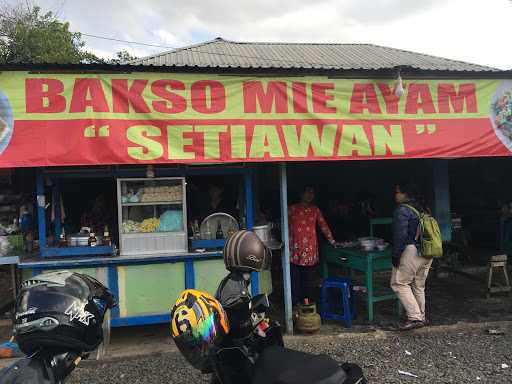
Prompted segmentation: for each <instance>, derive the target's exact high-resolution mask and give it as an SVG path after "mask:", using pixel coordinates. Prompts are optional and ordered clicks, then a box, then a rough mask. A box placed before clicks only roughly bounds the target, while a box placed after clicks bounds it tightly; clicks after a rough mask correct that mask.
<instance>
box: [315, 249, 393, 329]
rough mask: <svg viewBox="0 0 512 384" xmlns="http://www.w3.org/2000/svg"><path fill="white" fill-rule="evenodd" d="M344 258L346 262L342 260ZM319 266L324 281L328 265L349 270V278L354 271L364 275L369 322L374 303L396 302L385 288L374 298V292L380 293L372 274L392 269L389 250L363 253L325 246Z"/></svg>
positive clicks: (327, 274)
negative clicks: (383, 291)
mask: <svg viewBox="0 0 512 384" xmlns="http://www.w3.org/2000/svg"><path fill="white" fill-rule="evenodd" d="M345 258H346V260H343V259H345ZM321 264H322V276H323V278H324V279H325V278H327V277H328V276H329V271H328V264H331V265H336V266H339V267H342V268H347V269H349V270H350V273H351V276H353V275H354V271H360V272H363V273H364V274H365V278H366V289H367V303H368V320H369V321H373V304H374V303H377V302H379V301H386V300H397V301H398V298H397V296H396V295H395V294H394V292H393V291H391V289H390V288H386V289H385V293H384V294H379V295H377V296H375V293H376V290H379V291H380V289H378V288H377V287H374V285H373V273H374V272H377V271H389V270H391V269H392V268H393V264H392V263H391V249H390V248H388V249H386V250H384V251H378V250H375V251H370V252H365V251H362V250H361V249H359V248H334V247H332V246H330V245H326V246H324V247H323V248H322V253H321ZM397 305H398V310H399V311H400V310H401V308H400V304H399V302H397Z"/></svg>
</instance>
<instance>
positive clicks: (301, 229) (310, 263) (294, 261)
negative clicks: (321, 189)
mask: <svg viewBox="0 0 512 384" xmlns="http://www.w3.org/2000/svg"><path fill="white" fill-rule="evenodd" d="M314 198H315V191H314V189H313V188H312V187H309V186H308V187H305V188H304V189H303V190H302V194H301V200H300V202H299V203H297V204H294V205H292V206H291V207H290V208H289V210H288V226H289V232H290V261H291V272H292V296H293V304H294V305H295V304H298V303H299V302H302V301H303V300H304V299H305V298H311V297H312V293H313V287H314V280H315V270H316V266H317V265H318V262H319V255H318V239H317V235H316V227H317V225H318V226H319V227H320V230H321V231H322V233H323V234H324V236H325V237H326V238H327V240H328V241H329V243H331V245H334V244H335V241H334V237H333V235H332V232H331V230H330V228H329V225H328V224H327V222H326V221H325V219H324V216H323V215H322V212H321V211H320V209H319V208H318V207H317V206H316V205H314V204H313V200H314Z"/></svg>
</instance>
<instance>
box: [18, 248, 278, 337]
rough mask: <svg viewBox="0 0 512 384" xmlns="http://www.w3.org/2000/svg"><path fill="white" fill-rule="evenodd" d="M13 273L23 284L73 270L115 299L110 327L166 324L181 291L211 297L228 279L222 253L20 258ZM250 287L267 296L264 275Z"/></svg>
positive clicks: (267, 281) (268, 285)
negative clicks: (46, 274)
mask: <svg viewBox="0 0 512 384" xmlns="http://www.w3.org/2000/svg"><path fill="white" fill-rule="evenodd" d="M18 268H20V269H21V270H22V275H23V278H24V279H27V278H30V277H32V276H34V275H36V274H38V273H41V272H43V271H53V270H62V269H67V270H73V271H76V272H80V273H85V274H88V275H90V276H92V277H94V278H96V279H97V280H99V281H101V282H102V283H103V284H105V285H107V286H108V287H109V288H110V290H111V291H112V292H113V293H114V295H115V296H116V297H117V298H118V301H119V305H118V306H117V307H116V308H114V309H113V310H112V326H113V327H116V326H130V325H142V324H155V323H162V322H167V321H169V313H170V310H171V308H172V306H173V305H174V301H175V300H176V298H177V296H178V295H179V293H180V292H181V291H182V290H183V289H186V288H195V289H199V290H204V291H207V292H210V293H212V294H214V293H215V290H216V289H217V286H218V284H219V282H220V280H221V279H222V278H223V277H224V276H225V275H226V274H227V273H228V272H227V271H226V269H225V268H224V260H223V258H222V252H220V251H215V252H204V253H182V254H173V255H167V256H151V255H137V256H117V257H112V256H108V257H105V256H81V257H73V258H71V257H66V258H62V259H53V258H52V259H48V258H41V257H34V256H32V257H24V258H23V259H22V260H21V261H20V262H19V263H18ZM257 277H258V278H257V279H254V281H253V287H252V291H253V293H259V292H260V291H261V292H266V293H270V292H271V291H272V282H271V276H270V272H262V273H260V274H259V276H257Z"/></svg>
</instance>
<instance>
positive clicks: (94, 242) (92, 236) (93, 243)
mask: <svg viewBox="0 0 512 384" xmlns="http://www.w3.org/2000/svg"><path fill="white" fill-rule="evenodd" d="M88 243H89V247H95V246H97V245H98V239H97V238H96V235H95V234H94V232H91V233H90V234H89V240H88Z"/></svg>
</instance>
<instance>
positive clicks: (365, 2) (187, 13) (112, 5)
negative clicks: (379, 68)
mask: <svg viewBox="0 0 512 384" xmlns="http://www.w3.org/2000/svg"><path fill="white" fill-rule="evenodd" d="M8 1H9V2H11V3H15V2H16V1H13V0H8ZM33 2H34V3H36V4H39V5H40V6H41V7H43V8H45V9H49V10H52V11H55V12H57V14H58V16H59V18H61V19H62V20H66V21H69V22H70V24H71V29H72V30H76V31H80V32H83V33H88V34H94V35H101V36H107V37H111V38H116V39H122V40H130V41H137V42H143V43H149V44H156V45H162V46H167V47H181V46H185V45H188V44H193V43H198V42H202V41H207V40H211V39H214V38H215V37H218V36H221V37H223V38H225V39H228V40H235V41H283V42H328V43H374V44H380V45H385V46H390V47H394V48H402V49H407V50H411V51H416V52H421V53H428V54H432V55H436V56H443V57H447V58H451V59H457V60H462V61H467V62H472V63H477V64H484V65H489V66H493V67H497V68H501V69H512V48H511V41H512V40H511V39H512V0H485V1H484V0H313V1H312V0H212V1H210V0H40V1H37V0H33ZM84 39H85V40H86V42H87V46H88V47H89V50H91V51H93V52H95V53H96V54H98V55H101V56H104V57H110V56H112V55H113V54H114V53H115V52H117V51H119V50H123V49H126V50H128V51H130V52H131V53H132V54H134V55H136V56H138V57H141V56H147V55H151V54H153V53H158V52H161V51H164V50H166V49H165V48H153V47H145V46H141V45H135V44H127V43H120V42H114V41H108V40H100V39H94V38H89V37H86V38H84Z"/></svg>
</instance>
